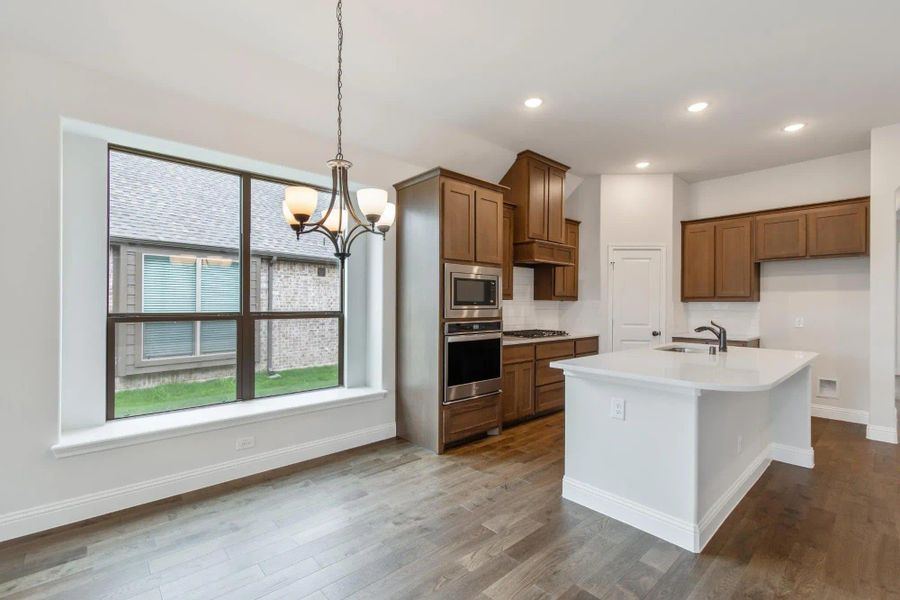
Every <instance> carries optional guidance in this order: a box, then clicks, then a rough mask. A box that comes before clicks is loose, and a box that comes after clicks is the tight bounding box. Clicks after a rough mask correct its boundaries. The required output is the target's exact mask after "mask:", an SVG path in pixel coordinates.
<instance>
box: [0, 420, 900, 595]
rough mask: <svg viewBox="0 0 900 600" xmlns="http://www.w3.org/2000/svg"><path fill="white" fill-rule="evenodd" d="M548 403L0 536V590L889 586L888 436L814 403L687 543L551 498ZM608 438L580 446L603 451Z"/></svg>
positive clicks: (704, 590) (534, 591) (807, 589)
mask: <svg viewBox="0 0 900 600" xmlns="http://www.w3.org/2000/svg"><path fill="white" fill-rule="evenodd" d="M562 423H563V419H562V415H553V416H550V417H547V418H544V419H540V420H536V421H532V422H530V423H527V424H524V425H521V426H518V427H515V428H512V429H508V430H507V431H505V432H504V434H503V436H501V437H496V438H488V439H485V440H483V441H479V442H477V443H474V444H471V445H468V446H464V447H461V448H457V449H456V450H453V451H452V452H450V453H449V454H447V455H444V456H435V455H433V454H430V453H429V452H426V451H423V450H421V449H419V448H416V447H414V446H411V445H410V444H407V443H405V442H402V441H389V442H382V443H379V444H375V445H372V446H368V447H366V448H361V449H356V450H352V451H349V452H344V453H341V454H339V455H335V456H331V457H327V458H324V459H320V460H317V461H313V462H310V463H306V464H304V465H300V466H297V467H292V468H290V469H286V470H283V471H282V472H280V473H278V474H276V475H275V476H267V477H259V478H257V479H256V480H254V481H252V482H250V483H248V482H243V483H241V484H239V485H225V486H219V487H217V488H216V489H213V490H207V491H203V492H198V493H195V494H191V495H189V496H185V497H181V498H176V499H172V500H169V501H165V502H163V503H159V504H156V505H152V506H147V507H141V508H137V509H132V510H129V511H124V512H123V513H119V514H116V515H112V516H110V517H105V518H101V519H97V520H95V521H93V522H89V523H85V524H82V525H79V526H75V527H70V528H67V529H64V530H61V531H57V532H52V533H50V534H47V535H43V536H36V537H31V538H27V539H24V540H20V541H13V542H9V543H6V544H3V545H0V597H3V598H30V599H32V598H33V599H38V598H73V599H89V600H95V599H96V600H101V599H110V600H111V599H115V598H119V599H132V600H169V599H172V598H179V599H181V598H186V599H187V598H190V599H205V598H229V599H231V598H233V599H240V600H247V599H257V598H264V599H266V600H273V599H275V598H290V599H300V598H309V599H312V600H338V599H342V598H352V599H354V600H356V599H373V598H389V599H392V600H393V599H403V598H410V599H413V598H428V597H433V598H446V599H457V598H458V599H470V598H471V599H477V600H503V599H513V598H516V599H535V600H537V599H548V598H562V599H565V600H592V599H595V598H630V599H634V598H646V599H654V600H661V599H673V598H691V599H698V598H716V599H719V598H817V599H820V598H900V451H898V447H897V446H891V445H888V444H879V443H874V442H868V441H866V440H865V434H864V431H863V426H861V425H850V424H847V423H840V422H836V421H824V420H820V419H815V420H814V422H813V437H814V444H815V448H816V468H815V470H813V471H808V470H806V469H801V468H798V467H791V466H787V465H782V464H779V463H773V464H772V466H771V467H770V468H769V469H768V471H767V472H766V473H765V474H764V475H763V477H762V479H760V481H759V482H758V483H757V485H756V486H755V487H754V488H753V489H752V491H751V492H750V494H749V495H748V496H747V497H746V498H745V499H744V501H743V502H742V503H741V504H740V505H739V506H738V507H737V509H735V511H734V512H733V513H732V515H731V517H730V518H729V519H728V520H727V521H726V522H725V524H724V525H723V526H722V528H721V529H720V530H719V532H718V533H717V535H716V536H715V537H714V538H713V540H712V541H711V542H710V543H709V545H708V546H707V548H706V550H705V551H704V552H703V553H702V554H699V555H694V554H691V553H689V552H686V551H683V550H681V549H679V548H677V547H675V546H672V545H671V544H668V543H666V542H663V541H660V540H657V539H656V538H654V537H652V536H650V535H647V534H644V533H642V532H639V531H637V530H635V529H633V528H631V527H628V526H627V525H623V524H621V523H618V522H616V521H613V520H611V519H608V518H606V517H603V516H601V515H598V514H596V513H593V512H591V511H589V510H587V509H585V508H582V507H580V506H578V505H575V504H572V503H570V502H568V501H565V500H562V499H561V498H560V480H561V477H562V472H563V454H562V448H563V428H562ZM611 458H612V457H598V460H608V459H611Z"/></svg>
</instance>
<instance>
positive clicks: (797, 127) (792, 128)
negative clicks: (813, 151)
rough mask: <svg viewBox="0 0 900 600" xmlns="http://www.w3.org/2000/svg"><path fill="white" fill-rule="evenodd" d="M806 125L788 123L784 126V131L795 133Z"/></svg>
mask: <svg viewBox="0 0 900 600" xmlns="http://www.w3.org/2000/svg"><path fill="white" fill-rule="evenodd" d="M804 127H806V123H791V124H790V125H785V126H784V128H783V129H784V131H786V132H788V133H796V132H798V131H800V130H801V129H803V128H804Z"/></svg>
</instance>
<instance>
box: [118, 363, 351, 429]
mask: <svg viewBox="0 0 900 600" xmlns="http://www.w3.org/2000/svg"><path fill="white" fill-rule="evenodd" d="M279 375H280V377H273V378H270V377H269V376H268V375H267V374H266V373H265V372H261V373H257V374H256V397H257V398H262V397H265V396H277V395H280V394H291V393H294V392H303V391H306V390H315V389H319V388H324V387H333V386H336V385H337V381H338V369H337V365H328V366H325V367H308V368H306V369H288V370H286V371H281V372H280V373H279ZM235 394H236V392H235V381H234V377H224V378H222V379H210V380H209V381H192V382H187V383H166V384H163V385H158V386H156V387H152V388H143V389H139V390H123V391H121V392H116V417H117V418H118V417H133V416H136V415H146V414H151V413H158V412H165V411H169V410H178V409H179V408H191V407H196V406H207V405H210V404H223V403H225V402H234V401H235Z"/></svg>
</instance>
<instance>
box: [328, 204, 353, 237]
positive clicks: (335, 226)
mask: <svg viewBox="0 0 900 600" xmlns="http://www.w3.org/2000/svg"><path fill="white" fill-rule="evenodd" d="M349 216H350V215H349V214H347V209H346V208H345V209H344V210H337V207H335V209H334V210H332V211H331V214H330V215H328V218H327V219H325V222H324V223H322V225H323V226H324V227H325V229H327V230H328V231H330V232H331V233H338V232H339V231H341V232H343V231H347V218H348V217H349Z"/></svg>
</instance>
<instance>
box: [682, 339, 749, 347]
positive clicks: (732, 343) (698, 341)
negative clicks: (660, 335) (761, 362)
mask: <svg viewBox="0 0 900 600" xmlns="http://www.w3.org/2000/svg"><path fill="white" fill-rule="evenodd" d="M672 343H675V344H706V345H708V346H713V345H715V344H718V342H717V341H716V340H710V339H707V338H691V337H673V338H672ZM728 345H729V346H734V347H735V348H759V340H758V339H756V340H751V341H749V342H743V341H735V340H728Z"/></svg>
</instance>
